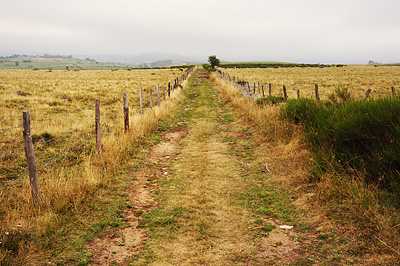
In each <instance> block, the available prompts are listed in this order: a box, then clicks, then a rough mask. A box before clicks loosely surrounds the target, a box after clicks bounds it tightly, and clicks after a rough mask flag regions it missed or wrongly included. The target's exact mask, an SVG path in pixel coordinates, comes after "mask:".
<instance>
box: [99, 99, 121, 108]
mask: <svg viewBox="0 0 400 266" xmlns="http://www.w3.org/2000/svg"><path fill="white" fill-rule="evenodd" d="M121 99H122V98H117V99H114V100H111V101H109V102H106V103H102V104H100V106H104V105H108V104H110V103H114V102H117V101H120V100H121Z"/></svg>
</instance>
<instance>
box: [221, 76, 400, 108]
mask: <svg viewBox="0 0 400 266" xmlns="http://www.w3.org/2000/svg"><path fill="white" fill-rule="evenodd" d="M216 74H217V75H218V76H219V78H221V79H222V80H224V81H226V82H229V83H231V84H233V85H234V86H236V87H237V88H239V89H240V90H241V92H242V95H243V96H249V97H253V98H255V99H258V98H261V97H264V96H266V95H267V93H268V95H269V96H272V90H271V87H272V84H271V83H269V84H268V86H267V85H266V84H260V83H258V82H248V81H246V80H242V79H240V78H239V77H235V76H232V77H231V76H230V75H227V74H225V73H224V72H222V71H220V70H217V71H216ZM314 88H315V97H316V100H317V101H318V102H319V101H320V98H319V88H318V84H315V87H314ZM264 89H265V90H264ZM267 90H268V91H267ZM280 92H281V93H280V94H279V96H281V95H283V98H284V100H285V101H286V100H287V99H288V95H287V89H286V86H285V85H283V86H282V90H281V91H280ZM370 93H371V89H368V90H367V91H366V92H365V94H364V95H363V97H362V100H366V99H367V97H368V96H369V95H370ZM373 95H385V96H393V97H395V96H397V95H398V94H397V93H396V89H395V87H391V92H387V93H385V92H374V93H373ZM297 98H298V99H299V98H300V90H297Z"/></svg>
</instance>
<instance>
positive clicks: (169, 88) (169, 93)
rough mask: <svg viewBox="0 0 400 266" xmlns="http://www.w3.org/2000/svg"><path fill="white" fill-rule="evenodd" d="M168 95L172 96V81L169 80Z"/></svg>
mask: <svg viewBox="0 0 400 266" xmlns="http://www.w3.org/2000/svg"><path fill="white" fill-rule="evenodd" d="M168 97H171V83H170V82H168Z"/></svg>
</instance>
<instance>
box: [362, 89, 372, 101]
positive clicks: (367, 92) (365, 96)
mask: <svg viewBox="0 0 400 266" xmlns="http://www.w3.org/2000/svg"><path fill="white" fill-rule="evenodd" d="M370 93H371V89H368V90H367V91H366V92H365V94H364V97H363V98H362V99H361V101H362V102H363V101H365V100H366V99H367V98H368V95H369V94H370Z"/></svg>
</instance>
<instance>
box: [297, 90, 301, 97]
mask: <svg viewBox="0 0 400 266" xmlns="http://www.w3.org/2000/svg"><path fill="white" fill-rule="evenodd" d="M297 99H300V90H297Z"/></svg>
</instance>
